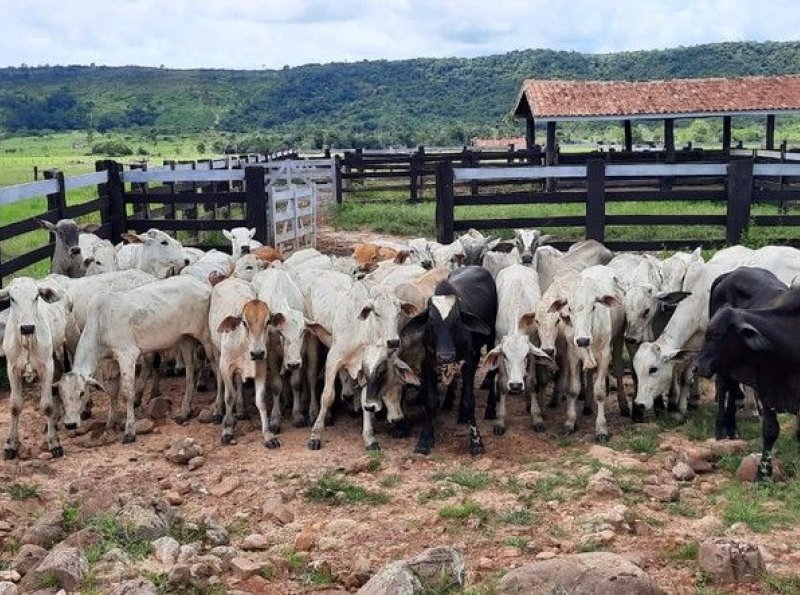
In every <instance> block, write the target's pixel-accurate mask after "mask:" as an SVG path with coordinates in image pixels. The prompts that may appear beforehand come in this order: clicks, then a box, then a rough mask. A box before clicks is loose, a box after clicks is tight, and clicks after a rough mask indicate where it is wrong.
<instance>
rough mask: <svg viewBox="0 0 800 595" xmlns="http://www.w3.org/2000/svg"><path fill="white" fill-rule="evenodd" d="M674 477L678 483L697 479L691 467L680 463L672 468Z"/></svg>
mask: <svg viewBox="0 0 800 595" xmlns="http://www.w3.org/2000/svg"><path fill="white" fill-rule="evenodd" d="M672 477H674V478H675V479H677V480H678V481H692V480H693V479H694V478H695V477H696V474H695V471H694V469H692V467H691V465H689V464H688V463H684V462H683V461H679V462H677V463H676V464H675V466H674V467H673V468H672Z"/></svg>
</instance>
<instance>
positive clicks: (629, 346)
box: [617, 343, 639, 398]
mask: <svg viewBox="0 0 800 595" xmlns="http://www.w3.org/2000/svg"><path fill="white" fill-rule="evenodd" d="M625 350H626V351H627V352H628V361H629V362H630V363H631V380H633V394H634V395H635V394H636V389H637V388H638V386H639V379H638V378H637V377H636V370H635V369H634V368H633V358H634V356H635V355H636V352H637V351H639V344H638V343H625ZM617 398H619V396H618V397H617Z"/></svg>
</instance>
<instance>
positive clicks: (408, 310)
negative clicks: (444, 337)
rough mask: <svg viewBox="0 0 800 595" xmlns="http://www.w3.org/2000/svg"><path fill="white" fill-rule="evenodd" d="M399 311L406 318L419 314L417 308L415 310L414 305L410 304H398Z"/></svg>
mask: <svg viewBox="0 0 800 595" xmlns="http://www.w3.org/2000/svg"><path fill="white" fill-rule="evenodd" d="M400 309H401V310H402V311H403V314H405V315H406V316H416V315H417V314H419V308H417V307H416V306H415V305H414V304H412V303H410V302H403V303H402V304H400Z"/></svg>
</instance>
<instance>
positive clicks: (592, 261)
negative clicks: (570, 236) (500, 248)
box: [533, 240, 613, 291]
mask: <svg viewBox="0 0 800 595" xmlns="http://www.w3.org/2000/svg"><path fill="white" fill-rule="evenodd" d="M612 256H613V255H612V253H611V251H610V250H609V249H608V248H606V247H605V246H603V244H601V243H600V242H597V241H595V240H585V241H582V242H577V243H575V244H573V245H572V246H570V248H569V250H568V251H567V252H566V253H562V252H560V251H558V250H556V249H555V248H552V247H550V246H542V247H541V248H539V249H538V250H537V251H536V254H535V255H534V261H533V266H534V267H535V268H536V271H537V272H538V273H539V287H541V289H542V291H547V288H548V287H550V284H551V283H552V282H553V281H554V280H555V279H556V277H558V276H559V275H562V274H564V273H565V272H568V271H574V272H580V271H582V270H583V269H585V268H587V267H590V266H594V265H600V264H606V263H608V262H609V261H610V260H611V258H612Z"/></svg>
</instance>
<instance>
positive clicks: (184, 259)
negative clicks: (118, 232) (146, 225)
mask: <svg viewBox="0 0 800 595" xmlns="http://www.w3.org/2000/svg"><path fill="white" fill-rule="evenodd" d="M122 237H123V238H124V239H126V240H127V241H128V242H129V243H128V244H123V245H121V246H118V247H117V265H118V266H119V270H121V271H124V270H127V269H134V268H135V269H141V270H143V271H144V272H146V273H150V274H151V275H153V276H155V277H156V278H158V279H165V278H166V277H169V276H171V275H177V274H178V273H180V272H181V270H182V269H183V267H185V266H187V265H188V264H189V263H190V262H191V258H190V257H189V256H188V255H187V254H186V253H184V251H183V246H181V244H180V242H178V241H177V240H176V239H174V238H172V237H171V236H169V235H167V234H166V233H164V232H163V231H161V230H158V229H150V230H148V231H147V232H146V233H143V234H138V235H136V234H122Z"/></svg>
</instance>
